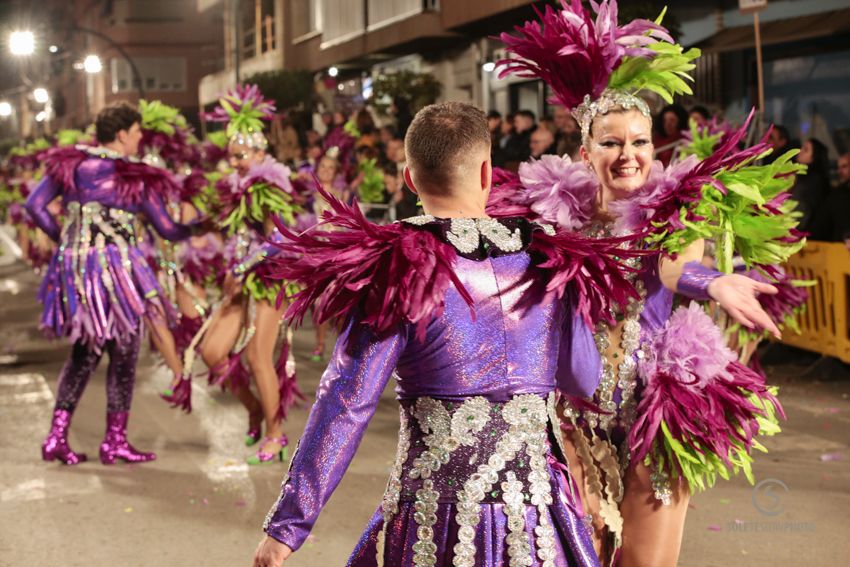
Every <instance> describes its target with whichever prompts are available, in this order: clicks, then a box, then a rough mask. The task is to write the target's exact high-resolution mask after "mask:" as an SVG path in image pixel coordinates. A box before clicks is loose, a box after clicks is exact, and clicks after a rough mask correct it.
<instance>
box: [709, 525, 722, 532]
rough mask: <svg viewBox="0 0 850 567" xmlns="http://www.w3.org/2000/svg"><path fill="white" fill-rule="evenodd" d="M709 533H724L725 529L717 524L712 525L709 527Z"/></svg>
mask: <svg viewBox="0 0 850 567" xmlns="http://www.w3.org/2000/svg"><path fill="white" fill-rule="evenodd" d="M708 531H710V532H722V531H723V528H722V527H721V526H718V525H717V524H710V525H709V526H708Z"/></svg>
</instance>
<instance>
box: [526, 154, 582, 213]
mask: <svg viewBox="0 0 850 567" xmlns="http://www.w3.org/2000/svg"><path fill="white" fill-rule="evenodd" d="M519 178H520V181H521V183H522V187H523V189H524V191H525V196H526V198H527V199H528V201H529V202H530V203H531V205H530V208H531V210H532V211H534V212H535V213H537V215H538V216H539V218H540V219H541V220H544V221H546V222H551V223H554V224H557V225H558V226H560V227H561V228H563V229H565V230H579V229H580V228H581V227H582V226H584V225H585V224H586V223H587V222H588V221H589V220H590V219H591V217H592V216H593V212H594V203H595V198H596V194H597V192H598V191H599V179H598V178H597V177H596V175H594V174H593V172H592V171H590V169H589V168H588V167H587V166H586V165H585V164H583V163H581V162H575V163H574V162H573V161H572V160H571V159H570V158H569V156H563V157H560V156H556V155H544V156H542V157H541V158H540V159H539V160H535V159H532V160H531V161H528V162H524V163H522V164H520V166H519Z"/></svg>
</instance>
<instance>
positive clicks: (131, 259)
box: [26, 104, 194, 465]
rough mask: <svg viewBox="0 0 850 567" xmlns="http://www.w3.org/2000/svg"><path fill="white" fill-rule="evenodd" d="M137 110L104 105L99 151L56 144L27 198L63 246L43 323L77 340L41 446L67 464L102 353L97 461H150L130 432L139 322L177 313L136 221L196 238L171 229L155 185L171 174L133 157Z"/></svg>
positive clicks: (78, 458)
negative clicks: (58, 212)
mask: <svg viewBox="0 0 850 567" xmlns="http://www.w3.org/2000/svg"><path fill="white" fill-rule="evenodd" d="M140 120H141V117H140V115H139V113H138V112H137V111H136V110H135V109H134V108H132V107H130V106H128V105H126V104H119V105H116V106H110V107H107V108H105V109H103V110H102V111H101V112H100V113H99V114H98V116H97V120H96V123H95V126H96V131H97V141H98V143H99V144H100V145H99V146H98V147H87V146H78V147H70V148H58V149H56V150H53V151H52V152H50V153H49V154H48V156H47V158H46V161H45V170H46V175H45V177H44V179H43V180H42V181H41V183H40V184H39V185H38V187H37V188H36V189H35V191H33V193H32V194H31V195H30V197H29V199H27V203H26V208H27V211H28V212H29V213H30V215H32V218H33V219H35V222H36V224H37V225H38V227H39V228H40V229H42V230H43V231H44V232H45V233H47V234H48V236H50V237H51V238H52V239H53V240H55V241H56V242H58V243H59V248H58V250H57V251H56V253H55V254H54V256H53V259H52V261H51V263H50V265H49V267H48V269H47V272H46V273H45V276H44V280H43V281H42V285H41V288H40V290H39V293H38V297H39V300H40V301H41V302H42V303H43V304H44V311H43V314H42V317H41V326H42V328H44V329H45V330H46V331H47V332H48V333H49V334H51V335H53V336H56V337H67V338H69V339H70V340H71V342H72V343H73V347H72V350H71V356H70V358H69V359H68V361H67V362H66V363H65V366H64V367H63V368H62V371H61V373H60V375H59V385H58V388H57V393H56V406H55V408H54V411H53V422H52V426H51V429H50V433H49V434H48V436H47V438H46V439H45V441H44V444H43V445H42V457H43V458H44V460H46V461H53V460H56V459H58V460H59V461H61V462H62V463H64V464H66V465H75V464H78V463H80V462H82V461H85V460H86V456H85V454H82V453H76V452H74V451H73V450H72V449H71V448H70V447H69V445H68V438H67V435H68V428H69V426H70V422H71V416H72V415H73V413H74V410H75V409H76V407H77V404H78V402H79V400H80V397H81V396H82V394H83V390H84V389H85V387H86V384H87V383H88V381H89V378H91V375H92V373H94V371H95V369H96V368H97V365H98V363H99V362H100V358H101V356H102V355H103V351H104V350H105V351H106V352H107V353H109V368H108V370H107V377H106V391H107V428H106V435H105V437H104V439H103V443H102V444H101V446H100V460H101V462H102V463H103V464H112V463H114V462H115V460H116V459H122V460H124V461H126V462H134V463H137V462H146V461H151V460H154V459H155V458H156V455H155V454H154V453H144V452H140V451H137V450H136V449H134V448H133V447H132V446H131V445H130V443H129V442H128V441H127V437H126V429H127V420H128V418H129V412H130V405H131V402H132V399H133V386H134V383H135V379H136V362H137V359H138V355H139V347H140V344H141V343H140V339H141V333H142V328H141V327H142V322H143V321H144V322H146V323H147V324H149V325H151V326H153V327H154V328H156V327H157V326H162V325H165V324H166V322H167V320H168V319H169V317H170V316H171V315H172V314H173V313H172V311H173V308H172V307H171V305H170V304H169V302H168V299H167V298H165V297H164V295H163V292H162V290H161V289H160V287H159V284H158V283H157V280H156V277H155V276H154V274H153V272H152V271H151V269H150V268H149V267H148V265H147V263H146V262H145V259H144V257H143V256H142V253H141V252H140V251H139V249H138V248H137V247H136V238H135V227H134V223H135V222H136V216H137V215H140V214H143V215H144V220H145V221H146V222H149V223H151V224H152V225H153V227H154V228H155V229H156V230H157V232H159V233H160V234H161V235H162V236H163V237H164V238H167V239H168V240H172V241H174V240H182V239H185V238H188V237H189V236H191V235H192V234H193V233H194V230H193V228H192V227H190V226H186V225H181V224H177V223H175V222H174V221H173V220H172V219H171V218H170V217H169V216H168V212H167V211H166V208H165V205H164V204H163V201H162V197H161V196H160V193H159V192H158V190H157V189H162V188H163V187H165V186H167V185H168V184H169V183H170V182H171V181H170V177H169V176H168V174H167V173H165V172H162V171H158V170H155V169H154V168H151V167H150V166H147V165H145V164H142V163H138V162H137V161H135V160H132V159H130V156H135V155H136V153H137V151H138V145H139V141H140V139H141V136H142V133H141V130H140V129H139V122H140ZM59 196H61V197H62V199H63V201H64V204H65V208H66V209H67V215H66V217H65V221H64V226H62V227H60V226H59V225H58V224H57V222H56V220H55V219H54V218H53V217H52V216H51V215H50V213H49V212H48V211H47V204H48V203H50V202H51V201H53V200H54V199H55V198H57V197H59Z"/></svg>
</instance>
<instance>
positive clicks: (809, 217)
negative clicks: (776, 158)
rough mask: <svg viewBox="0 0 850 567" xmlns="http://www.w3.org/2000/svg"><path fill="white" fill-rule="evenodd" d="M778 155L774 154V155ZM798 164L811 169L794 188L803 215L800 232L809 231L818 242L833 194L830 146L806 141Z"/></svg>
mask: <svg viewBox="0 0 850 567" xmlns="http://www.w3.org/2000/svg"><path fill="white" fill-rule="evenodd" d="M776 153H777V152H775V151H774V154H776ZM797 162H798V163H802V164H803V165H806V166H808V171H807V172H806V173H805V175H798V176H797V180H796V181H795V183H794V187H793V188H792V189H791V195H792V197H793V199H794V200H795V201H797V210H798V211H800V212H801V213H803V216H802V218H801V219H800V225H799V227H798V228H799V229H800V230H802V231H804V232H809V233H811V234H812V237H813V238H814V239H815V240H818V237H819V236H823V234H817V233H822V232H823V229H822V228H821V227H823V226H824V225H825V224H826V222H827V221H826V220H825V215H827V214H828V213H827V211H826V210H825V207H824V204H825V201H826V198H827V195H828V194H829V156H828V151H827V148H826V146H825V145H824V144H823V142H821V141H820V140H818V139H817V138H809V139H808V140H806V141H805V142H803V146H802V147H801V148H800V153H799V154H797Z"/></svg>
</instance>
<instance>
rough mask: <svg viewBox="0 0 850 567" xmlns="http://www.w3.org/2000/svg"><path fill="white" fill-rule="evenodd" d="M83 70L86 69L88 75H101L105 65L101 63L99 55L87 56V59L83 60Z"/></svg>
mask: <svg viewBox="0 0 850 567" xmlns="http://www.w3.org/2000/svg"><path fill="white" fill-rule="evenodd" d="M83 69H85V71H86V73H91V74H95V73H100V72H101V71H103V63H101V61H100V57H98V56H97V55H86V58H85V59H84V60H83Z"/></svg>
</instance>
